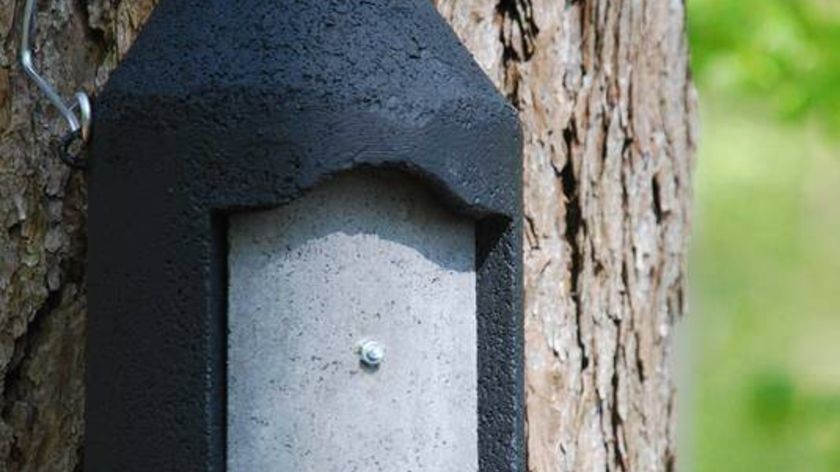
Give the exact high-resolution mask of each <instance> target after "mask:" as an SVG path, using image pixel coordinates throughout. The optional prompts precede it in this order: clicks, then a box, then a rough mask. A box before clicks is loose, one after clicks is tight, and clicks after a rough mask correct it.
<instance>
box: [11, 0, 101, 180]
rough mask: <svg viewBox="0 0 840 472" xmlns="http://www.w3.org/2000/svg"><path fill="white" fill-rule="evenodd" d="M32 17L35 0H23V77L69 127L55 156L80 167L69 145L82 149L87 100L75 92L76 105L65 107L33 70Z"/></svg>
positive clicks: (87, 121)
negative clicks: (44, 97) (29, 81)
mask: <svg viewBox="0 0 840 472" xmlns="http://www.w3.org/2000/svg"><path fill="white" fill-rule="evenodd" d="M34 15H35V0H26V5H25V6H24V9H23V28H22V29H21V39H20V64H21V66H22V67H23V70H24V71H25V72H26V75H28V76H29V78H30V79H32V81H33V82H35V85H37V86H38V88H39V89H41V91H42V92H44V95H46V96H47V99H49V101H50V103H52V104H53V106H55V107H56V108H58V111H59V112H60V113H61V115H62V116H63V117H64V119H65V120H66V121H67V125H68V126H69V127H70V131H69V132H68V133H67V134H66V135H65V136H64V137H62V138H61V140H60V142H59V150H58V156H59V157H60V158H61V160H62V161H64V162H65V163H66V164H68V165H70V166H71V167H76V168H80V167H84V161H83V160H81V159H80V157H79V156H78V155H77V154H75V153H74V152H72V151H71V146H73V145H74V144H79V145H82V146H83V145H84V143H86V142H87V139H88V136H89V133H90V118H91V106H90V99H89V98H88V96H87V94H86V93H84V92H76V102H75V103H73V104H72V105H69V106H68V105H67V104H66V103H65V102H64V100H62V99H61V97H60V96H59V95H58V92H56V91H55V89H54V88H52V86H51V85H50V84H49V83H47V81H46V80H45V79H44V78H43V77H42V76H41V74H39V73H38V71H37V70H35V65H34V63H33V61H32V48H31V46H30V44H29V37H30V32H31V31H32V17H33V16H34ZM77 107H78V109H79V116H78V117H76V114H75V113H74V112H73V110H74V109H75V108H77Z"/></svg>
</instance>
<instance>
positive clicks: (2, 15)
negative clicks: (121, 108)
mask: <svg viewBox="0 0 840 472" xmlns="http://www.w3.org/2000/svg"><path fill="white" fill-rule="evenodd" d="M23 4H24V1H23V0H0V372H2V383H0V393H2V397H0V398H2V404H0V407H1V408H2V418H1V419H0V470H9V471H53V470H54V471H72V470H74V469H75V468H77V467H79V458H80V445H81V439H82V434H83V425H82V414H83V383H82V374H83V369H84V365H83V354H84V352H83V348H84V343H83V336H84V313H85V293H84V251H85V235H84V230H85V185H84V176H83V174H82V173H78V172H71V171H70V170H69V169H68V168H67V167H66V166H64V165H63V164H61V163H60V162H59V161H58V160H57V159H56V158H55V157H54V139H55V137H56V136H59V135H60V134H61V133H63V132H64V131H65V129H64V122H63V121H62V119H61V118H60V117H59V116H58V115H57V113H56V111H55V109H54V108H52V107H51V106H49V105H48V104H47V102H46V101H45V100H44V98H43V96H42V95H41V94H40V93H39V92H38V91H37V89H36V88H35V86H34V85H33V84H32V83H31V82H30V81H28V80H27V79H26V77H25V76H24V74H23V72H22V71H21V69H20V67H19V66H18V62H17V56H18V48H19V41H20V27H21V25H20V23H21V15H22V14H23ZM153 4H154V0H132V1H120V0H110V1H109V0H87V1H83V0H79V1H67V0H48V1H47V0H45V1H40V2H38V14H37V19H36V21H35V29H36V34H35V37H34V41H33V43H34V44H33V47H34V49H35V58H36V64H38V66H39V69H40V70H41V71H43V73H44V75H45V76H46V77H47V78H48V80H49V81H50V82H51V83H52V84H55V86H56V87H57V88H58V90H59V91H60V92H61V94H62V96H65V97H72V95H73V93H74V92H75V90H77V89H79V88H84V89H85V90H87V91H88V92H94V91H95V89H96V88H97V87H99V86H100V85H101V84H102V83H104V81H105V80H106V78H107V76H108V72H109V71H110V70H111V69H112V68H113V67H114V66H115V65H116V63H117V61H118V60H119V58H120V57H121V56H122V55H123V54H124V53H125V52H126V50H127V49H128V47H129V46H130V44H131V42H132V41H133V38H134V35H135V33H136V32H137V30H138V28H139V26H140V25H141V24H142V22H143V21H144V20H145V18H146V16H147V15H148V13H149V12H150V11H151V9H152V7H153Z"/></svg>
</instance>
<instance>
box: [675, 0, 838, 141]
mask: <svg viewBox="0 0 840 472" xmlns="http://www.w3.org/2000/svg"><path fill="white" fill-rule="evenodd" d="M688 24H689V35H690V40H691V45H692V56H693V61H692V62H693V66H694V71H695V73H696V78H697V80H698V82H699V83H700V84H701V87H709V88H714V89H715V90H717V91H723V92H728V93H731V94H737V95H740V96H751V97H753V98H759V99H761V100H767V101H768V102H770V104H771V105H772V106H773V108H774V110H775V111H776V112H777V113H778V114H779V115H780V116H782V117H784V118H788V119H801V118H802V117H803V116H806V115H814V116H817V117H819V118H820V119H821V120H822V121H823V122H824V123H825V124H827V125H828V126H829V127H830V128H831V129H832V130H838V131H840V2H838V1H837V0H822V1H818V0H688Z"/></svg>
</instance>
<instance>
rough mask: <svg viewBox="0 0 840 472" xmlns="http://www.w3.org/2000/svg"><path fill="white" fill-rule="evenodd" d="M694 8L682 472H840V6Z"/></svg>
mask: <svg viewBox="0 0 840 472" xmlns="http://www.w3.org/2000/svg"><path fill="white" fill-rule="evenodd" d="M687 6H688V21H689V31H690V41H691V49H692V61H693V69H694V72H695V78H696V82H697V85H698V89H699V92H700V104H701V111H702V117H701V130H702V135H701V138H700V147H699V155H698V159H697V169H696V182H695V187H696V203H695V235H694V243H693V254H692V262H691V266H690V275H691V293H692V295H691V299H690V300H691V303H690V305H691V310H690V313H689V315H688V317H687V319H686V320H685V322H686V323H687V328H688V329H687V333H688V335H689V336H690V337H691V343H692V344H693V348H692V351H693V354H692V359H691V360H690V361H689V364H690V365H689V366H688V367H689V368H690V369H691V374H692V375H691V376H692V378H693V380H692V382H693V385H692V386H691V392H690V393H688V394H687V395H686V392H682V393H681V395H685V396H684V397H683V398H684V399H686V398H687V399H688V401H687V402H684V403H683V406H684V407H685V406H687V405H686V403H688V408H683V409H682V410H681V415H683V417H684V418H685V417H687V418H690V424H689V426H690V428H689V429H690V434H689V435H688V436H689V440H688V444H686V443H685V442H683V444H682V446H683V447H684V449H683V451H681V454H683V455H684V458H683V462H682V463H681V470H683V469H684V470H694V471H704V472H705V471H709V472H726V471H733V472H734V471H753V470H756V471H757V470H761V471H764V470H767V471H791V472H799V471H805V472H810V471H815V472H822V471H826V472H840V146H838V141H840V0H687ZM686 446H687V447H686Z"/></svg>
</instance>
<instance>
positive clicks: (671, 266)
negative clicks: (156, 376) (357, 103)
mask: <svg viewBox="0 0 840 472" xmlns="http://www.w3.org/2000/svg"><path fill="white" fill-rule="evenodd" d="M23 3H24V1H23V0H0V38H2V43H0V130H2V134H1V135H0V224H2V229H3V230H2V231H0V369H2V374H3V376H2V379H3V382H2V384H0V392H2V421H0V470H10V471H18V470H21V471H35V470H37V471H50V470H56V471H71V470H74V469H76V468H79V467H80V466H81V464H80V457H81V455H80V452H81V443H82V435H83V422H82V414H83V383H82V376H83V375H82V374H83V370H84V364H83V346H84V343H83V336H84V314H85V292H84V280H85V269H84V251H85V236H84V230H85V184H84V174H82V173H79V172H71V171H70V170H69V169H68V168H67V167H65V166H64V165H63V164H61V163H60V162H59V161H58V160H57V159H55V158H54V150H53V142H54V141H53V140H54V138H55V137H56V136H58V135H59V134H60V133H61V131H62V122H61V120H60V118H59V116H58V115H57V114H56V111H55V110H54V109H52V108H51V107H50V106H49V105H48V104H47V103H46V102H45V100H44V99H43V98H42V96H41V94H40V93H39V92H38V91H37V90H36V88H35V86H34V85H33V84H32V83H31V82H29V81H28V80H27V79H26V78H25V76H24V75H23V73H22V71H21V69H20V67H19V66H18V64H17V49H18V47H19V39H20V15H21V14H22V11H23ZM39 3H40V9H39V13H38V17H37V21H36V22H35V23H36V34H35V40H34V47H35V49H36V54H35V55H36V63H37V64H38V65H39V68H40V69H41V70H42V71H43V72H44V74H45V75H46V76H47V78H48V80H49V81H50V82H51V83H53V84H55V85H56V86H57V87H58V89H59V91H60V92H61V94H62V95H63V96H65V97H69V96H71V95H72V93H73V92H74V90H75V89H76V88H84V89H85V90H87V91H89V92H95V90H96V89H97V88H98V87H99V86H101V85H102V84H103V83H104V82H105V80H107V76H108V73H109V72H110V70H111V69H113V67H114V66H115V65H116V64H117V62H118V61H119V59H120V58H121V57H122V56H123V54H125V52H126V51H127V50H128V48H129V46H130V45H131V42H132V41H133V39H134V37H135V35H136V33H137V31H138V29H139V28H140V26H141V25H142V23H143V21H144V20H145V19H146V17H147V16H148V14H149V13H150V11H151V9H152V8H153V6H154V4H155V0H110V1H109V0H86V1H79V2H68V1H66V0H43V1H41V2H39ZM436 4H437V6H438V8H439V10H440V11H441V13H442V14H443V15H444V17H446V18H447V20H449V21H450V23H451V24H452V26H453V27H454V28H455V30H456V32H457V33H458V34H459V35H460V37H461V38H462V40H463V41H464V43H465V44H466V45H467V47H468V48H469V49H470V50H471V51H472V52H473V54H474V55H475V58H476V60H477V61H478V62H479V63H480V64H481V66H482V67H483V68H484V70H485V71H486V72H487V74H488V75H489V76H490V77H491V79H492V80H493V81H494V82H495V83H496V85H497V86H498V87H499V89H500V90H502V91H503V92H504V93H505V94H506V95H507V96H508V97H509V98H510V100H511V101H512V102H513V103H514V104H515V105H516V106H517V108H518V109H519V110H520V113H521V117H522V122H523V127H524V131H525V164H524V165H525V186H526V189H525V214H526V225H525V227H526V230H525V231H526V234H525V241H526V242H525V248H524V249H525V278H526V279H525V287H526V294H525V300H526V307H525V308H526V321H525V335H526V351H527V352H526V362H527V374H526V384H527V405H528V450H529V464H530V468H531V470H534V471H561V470H593V469H595V470H603V469H607V470H615V469H633V470H661V469H669V468H672V466H673V463H674V438H673V434H674V424H673V423H674V404H673V403H674V402H673V400H674V398H673V388H672V385H671V377H670V373H669V369H668V356H669V352H670V347H669V343H670V339H671V337H672V336H671V328H672V325H673V323H674V321H675V320H676V319H677V318H678V317H679V315H680V314H681V313H682V312H683V309H684V297H683V283H684V274H685V253H686V240H687V235H688V231H689V213H690V211H689V210H690V202H691V186H690V184H691V160H692V155H693V147H694V133H693V129H692V125H693V123H694V95H693V90H692V88H691V84H690V76H689V72H688V55H687V50H686V44H685V39H684V35H683V33H684V31H683V30H684V21H683V15H684V6H683V2H682V1H679V0H670V1H669V0H638V1H633V2H630V1H626V2H618V1H610V0H566V1H565V2H564V1H559V0H436Z"/></svg>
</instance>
